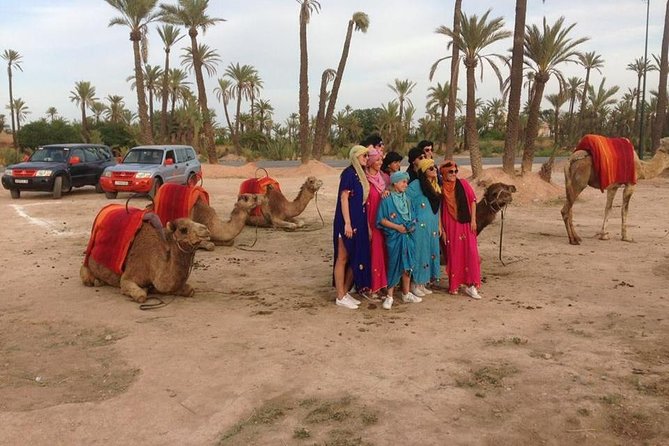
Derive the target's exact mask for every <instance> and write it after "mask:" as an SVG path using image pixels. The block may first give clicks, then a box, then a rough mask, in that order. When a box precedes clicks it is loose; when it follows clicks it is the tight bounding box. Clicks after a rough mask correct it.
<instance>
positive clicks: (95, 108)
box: [90, 102, 107, 125]
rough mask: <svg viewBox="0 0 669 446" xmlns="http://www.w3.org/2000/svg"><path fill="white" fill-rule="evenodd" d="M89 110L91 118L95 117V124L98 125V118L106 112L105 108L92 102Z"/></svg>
mask: <svg viewBox="0 0 669 446" xmlns="http://www.w3.org/2000/svg"><path fill="white" fill-rule="evenodd" d="M90 109H91V112H92V113H93V116H95V124H96V125H97V124H100V117H101V116H102V114H103V113H106V112H107V106H106V105H105V104H103V103H102V102H94V103H93V104H91V106H90Z"/></svg>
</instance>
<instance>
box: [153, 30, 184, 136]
mask: <svg viewBox="0 0 669 446" xmlns="http://www.w3.org/2000/svg"><path fill="white" fill-rule="evenodd" d="M158 35H159V36H160V40H162V41H163V50H165V66H164V67H163V85H162V104H161V108H160V135H161V138H162V140H163V141H165V142H166V141H167V140H168V136H169V132H168V127H167V102H168V100H169V95H170V89H169V82H170V77H169V73H170V51H171V49H172V47H173V46H174V45H176V43H177V42H178V41H179V40H181V39H183V37H184V36H182V35H180V31H179V28H176V27H174V26H173V25H163V26H161V27H159V28H158Z"/></svg>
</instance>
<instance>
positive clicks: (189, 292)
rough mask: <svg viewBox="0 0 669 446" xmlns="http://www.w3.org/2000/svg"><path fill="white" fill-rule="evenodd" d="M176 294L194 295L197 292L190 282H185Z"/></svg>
mask: <svg viewBox="0 0 669 446" xmlns="http://www.w3.org/2000/svg"><path fill="white" fill-rule="evenodd" d="M174 294H176V295H177V296H185V297H193V295H194V294H195V290H194V289H193V287H192V286H190V285H189V284H187V283H184V285H183V286H182V287H181V288H180V289H178V290H177V292H176V293H174Z"/></svg>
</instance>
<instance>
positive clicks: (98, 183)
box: [95, 179, 104, 194]
mask: <svg viewBox="0 0 669 446" xmlns="http://www.w3.org/2000/svg"><path fill="white" fill-rule="evenodd" d="M95 192H97V193H98V194H101V193H102V192H104V190H103V189H102V184H100V179H98V182H97V183H95Z"/></svg>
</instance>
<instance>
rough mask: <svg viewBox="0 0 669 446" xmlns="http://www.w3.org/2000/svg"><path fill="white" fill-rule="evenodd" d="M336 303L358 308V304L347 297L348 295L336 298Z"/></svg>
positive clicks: (354, 308) (350, 308) (352, 308)
mask: <svg viewBox="0 0 669 446" xmlns="http://www.w3.org/2000/svg"><path fill="white" fill-rule="evenodd" d="M335 304H336V305H339V306H340V307H344V308H348V309H349V310H357V309H358V306H357V305H356V304H354V303H353V302H351V301H350V300H348V299H346V296H344V297H342V298H341V299H335Z"/></svg>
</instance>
